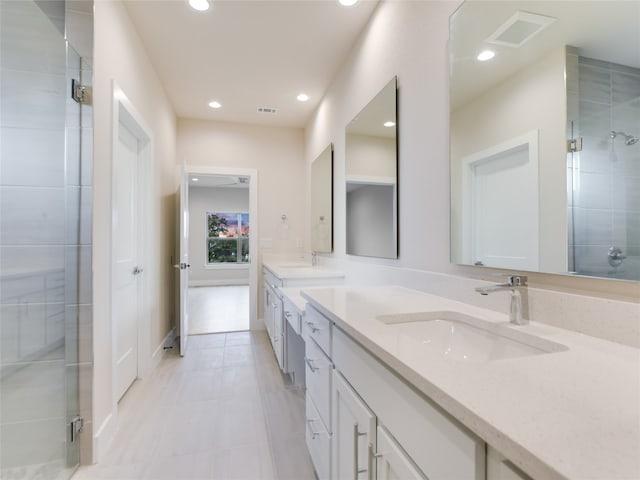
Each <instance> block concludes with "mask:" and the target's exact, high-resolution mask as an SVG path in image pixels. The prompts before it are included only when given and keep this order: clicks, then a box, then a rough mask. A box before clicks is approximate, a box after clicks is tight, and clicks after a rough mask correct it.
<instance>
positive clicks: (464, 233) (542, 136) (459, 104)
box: [449, 0, 640, 280]
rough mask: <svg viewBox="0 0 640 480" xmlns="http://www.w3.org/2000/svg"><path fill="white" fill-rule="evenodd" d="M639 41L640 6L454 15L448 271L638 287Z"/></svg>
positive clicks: (464, 9) (501, 4) (545, 5)
mask: <svg viewBox="0 0 640 480" xmlns="http://www.w3.org/2000/svg"><path fill="white" fill-rule="evenodd" d="M576 12H579V14H577V13H576ZM639 31H640V2H627V1H606V2H589V1H584V2H583V1H559V2H539V1H483V0H473V1H466V2H465V3H463V4H462V5H461V6H460V8H459V9H458V10H457V11H456V12H455V13H454V14H453V15H452V17H451V19H450V39H449V49H450V51H449V58H450V71H451V112H450V120H451V125H450V127H451V128H450V130H451V146H450V152H451V230H452V231H451V257H452V258H451V259H452V262H453V263H458V264H469V265H484V266H489V267H497V268H505V269H513V270H528V271H537V272H549V273H570V274H574V275H586V276H597V277H605V278H614V279H622V280H640V140H639V139H640V42H638V32H639ZM487 52H490V53H487ZM481 54H482V55H481Z"/></svg>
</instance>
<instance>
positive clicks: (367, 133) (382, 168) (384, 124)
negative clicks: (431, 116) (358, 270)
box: [345, 77, 398, 258]
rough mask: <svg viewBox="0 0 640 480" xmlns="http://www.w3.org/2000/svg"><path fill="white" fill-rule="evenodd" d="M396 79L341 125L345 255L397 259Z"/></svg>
mask: <svg viewBox="0 0 640 480" xmlns="http://www.w3.org/2000/svg"><path fill="white" fill-rule="evenodd" d="M396 98H397V79H396V78H395V77H394V78H393V79H392V80H391V81H390V82H389V83H388V84H387V85H386V86H385V87H384V88H383V89H382V90H381V91H380V92H379V93H378V94H377V95H376V97H375V98H374V99H373V100H372V101H371V102H369V104H367V106H366V107H364V108H363V109H362V111H361V112H360V113H359V114H358V115H356V117H355V118H354V119H353V120H352V121H351V122H350V123H349V124H348V125H347V128H346V147H345V149H346V152H345V153H346V166H345V168H346V181H347V186H346V191H347V201H346V205H347V212H346V221H347V225H346V236H347V245H346V248H347V254H349V255H360V256H367V257H381V258H397V256H398V227H397V216H398V215H397V198H398V189H397V178H398V175H397V173H398V155H397V151H398V150H397V128H398V127H397V114H396Z"/></svg>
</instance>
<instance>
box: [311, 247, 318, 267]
mask: <svg viewBox="0 0 640 480" xmlns="http://www.w3.org/2000/svg"><path fill="white" fill-rule="evenodd" d="M311 266H312V267H317V266H318V252H316V251H313V252H311Z"/></svg>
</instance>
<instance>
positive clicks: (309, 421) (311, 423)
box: [307, 418, 320, 440]
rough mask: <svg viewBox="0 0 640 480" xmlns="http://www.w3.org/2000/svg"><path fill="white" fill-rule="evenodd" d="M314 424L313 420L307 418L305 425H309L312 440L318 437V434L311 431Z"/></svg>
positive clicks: (314, 420)
mask: <svg viewBox="0 0 640 480" xmlns="http://www.w3.org/2000/svg"><path fill="white" fill-rule="evenodd" d="M315 422H316V419H315V418H307V424H308V425H309V430H311V438H312V439H314V440H315V439H316V438H318V435H320V432H318V431H316V430H314V429H313V424H314V423H315Z"/></svg>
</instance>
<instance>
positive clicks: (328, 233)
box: [311, 144, 333, 253]
mask: <svg viewBox="0 0 640 480" xmlns="http://www.w3.org/2000/svg"><path fill="white" fill-rule="evenodd" d="M311 250H312V251H314V252H318V253H331V252H332V251H333V145H331V144H330V145H329V146H327V148H325V149H324V150H323V151H322V153H321V154H320V155H318V158H316V159H315V160H314V161H313V163H312V164H311Z"/></svg>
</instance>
